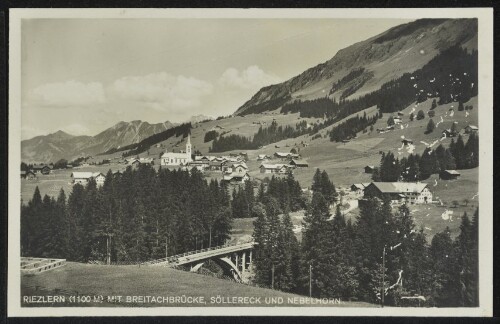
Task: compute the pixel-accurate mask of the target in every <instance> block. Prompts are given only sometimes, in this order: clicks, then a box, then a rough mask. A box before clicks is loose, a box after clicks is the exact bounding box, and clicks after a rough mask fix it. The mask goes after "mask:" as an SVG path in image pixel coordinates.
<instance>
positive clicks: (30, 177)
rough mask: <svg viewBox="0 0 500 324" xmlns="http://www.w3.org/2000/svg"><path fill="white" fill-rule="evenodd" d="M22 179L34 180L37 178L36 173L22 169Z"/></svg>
mask: <svg viewBox="0 0 500 324" xmlns="http://www.w3.org/2000/svg"><path fill="white" fill-rule="evenodd" d="M21 179H26V180H34V179H36V175H35V173H33V171H31V170H28V171H21Z"/></svg>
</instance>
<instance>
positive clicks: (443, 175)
mask: <svg viewBox="0 0 500 324" xmlns="http://www.w3.org/2000/svg"><path fill="white" fill-rule="evenodd" d="M458 177H460V173H459V172H457V171H456V170H443V171H441V172H439V179H442V180H454V179H457V178H458Z"/></svg>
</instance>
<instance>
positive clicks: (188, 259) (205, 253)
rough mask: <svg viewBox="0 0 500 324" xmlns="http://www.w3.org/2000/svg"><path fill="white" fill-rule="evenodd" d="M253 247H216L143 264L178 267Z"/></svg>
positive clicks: (247, 245) (242, 245)
mask: <svg viewBox="0 0 500 324" xmlns="http://www.w3.org/2000/svg"><path fill="white" fill-rule="evenodd" d="M253 246H254V242H248V243H242V244H235V245H223V246H216V247H213V248H209V249H203V250H198V251H191V252H186V253H183V254H179V255H174V256H171V257H168V258H162V259H158V260H154V261H150V262H146V263H144V264H146V265H157V266H178V265H183V264H189V263H194V262H197V261H202V260H206V259H210V258H213V257H216V256H221V255H225V254H230V253H234V252H239V251H244V250H250V249H252V248H253Z"/></svg>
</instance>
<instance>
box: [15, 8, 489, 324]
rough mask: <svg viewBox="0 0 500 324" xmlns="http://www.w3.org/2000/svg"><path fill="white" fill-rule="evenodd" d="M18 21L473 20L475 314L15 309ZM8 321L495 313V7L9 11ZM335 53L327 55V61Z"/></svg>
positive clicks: (445, 311)
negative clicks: (476, 137) (478, 207)
mask: <svg viewBox="0 0 500 324" xmlns="http://www.w3.org/2000/svg"><path fill="white" fill-rule="evenodd" d="M24 18H119V19H120V18H151V19H158V18H174V19H183V18H200V19H203V18H241V19H245V18H260V19H266V18H268V19H269V18H294V19H300V18H337V19H356V18H361V19H363V18H386V19H387V18H399V19H401V18H406V19H418V18H478V49H479V74H478V78H479V80H480V81H479V100H480V101H479V105H480V106H481V107H480V109H479V108H478V111H479V124H480V127H481V136H480V168H479V183H480V185H479V204H480V205H481V215H483V216H482V218H481V221H480V222H479V231H480V233H481V235H480V236H479V237H480V240H479V252H480V253H479V265H480V275H479V292H480V306H479V307H477V308H390V307H385V308H356V307H353V308H345V307H342V308H340V307H331V308H327V307H321V308H320V307H296V308H295V307H274V308H270V307H230V308H225V307H222V306H221V307H152V308H150V307H148V308H136V307H134V308H127V307H116V308H108V307H53V308H50V307H43V308H31V307H23V308H22V307H21V293H20V290H21V282H20V277H21V271H20V262H19V260H20V248H19V245H20V244H19V242H20V208H19V202H20V192H21V190H20V188H21V182H20V178H19V174H18V173H19V172H18V169H17V166H18V165H20V163H21V148H20V144H21V132H20V130H21V60H20V58H21V19H24ZM9 19H10V32H9V57H10V59H9V71H10V73H9V84H10V86H9V153H8V154H9V155H8V159H9V164H10V168H9V181H8V184H9V187H8V188H9V189H8V190H9V191H8V192H9V198H8V199H9V205H8V206H9V209H8V217H9V226H8V242H9V247H8V282H7V287H8V291H7V292H8V295H7V296H8V298H7V314H8V316H9V317H36V316H158V315H160V316H162V315H164V316H174V315H175V316H179V315H181V316H184V315H185V316H215V315H219V316H220V315H236V316H255V315H259V316H261V315H270V316H275V315H284V316H299V315H302V316H304V315H308V316H311V315H314V316H492V315H493V9H492V8H429V9H422V8H418V9H416V8H405V9H373V8H370V9H11V10H10V12H9ZM334 54H335V53H332V56H333V55H334Z"/></svg>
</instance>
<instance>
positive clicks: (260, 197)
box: [231, 172, 335, 218]
mask: <svg viewBox="0 0 500 324" xmlns="http://www.w3.org/2000/svg"><path fill="white" fill-rule="evenodd" d="M332 186H333V184H332ZM331 191H332V192H335V188H332V189H331ZM332 194H333V193H332ZM269 197H273V199H275V200H276V202H277V204H278V205H279V208H280V209H281V210H288V211H297V210H301V209H304V208H305V206H306V200H307V198H306V197H305V195H304V194H303V193H302V189H301V187H300V183H299V182H298V181H297V180H295V178H294V177H293V173H292V172H288V173H287V176H286V177H276V176H272V177H271V179H269V180H268V181H265V183H264V181H263V182H261V183H260V186H259V187H258V188H257V193H255V190H254V186H253V184H252V183H251V182H250V181H247V182H246V183H245V185H244V186H243V187H240V188H239V189H235V190H233V193H232V200H231V207H232V209H233V216H234V218H249V217H257V216H256V215H255V214H254V212H253V208H254V206H255V205H256V204H259V203H265V202H266V201H267V199H268V198H269Z"/></svg>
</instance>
